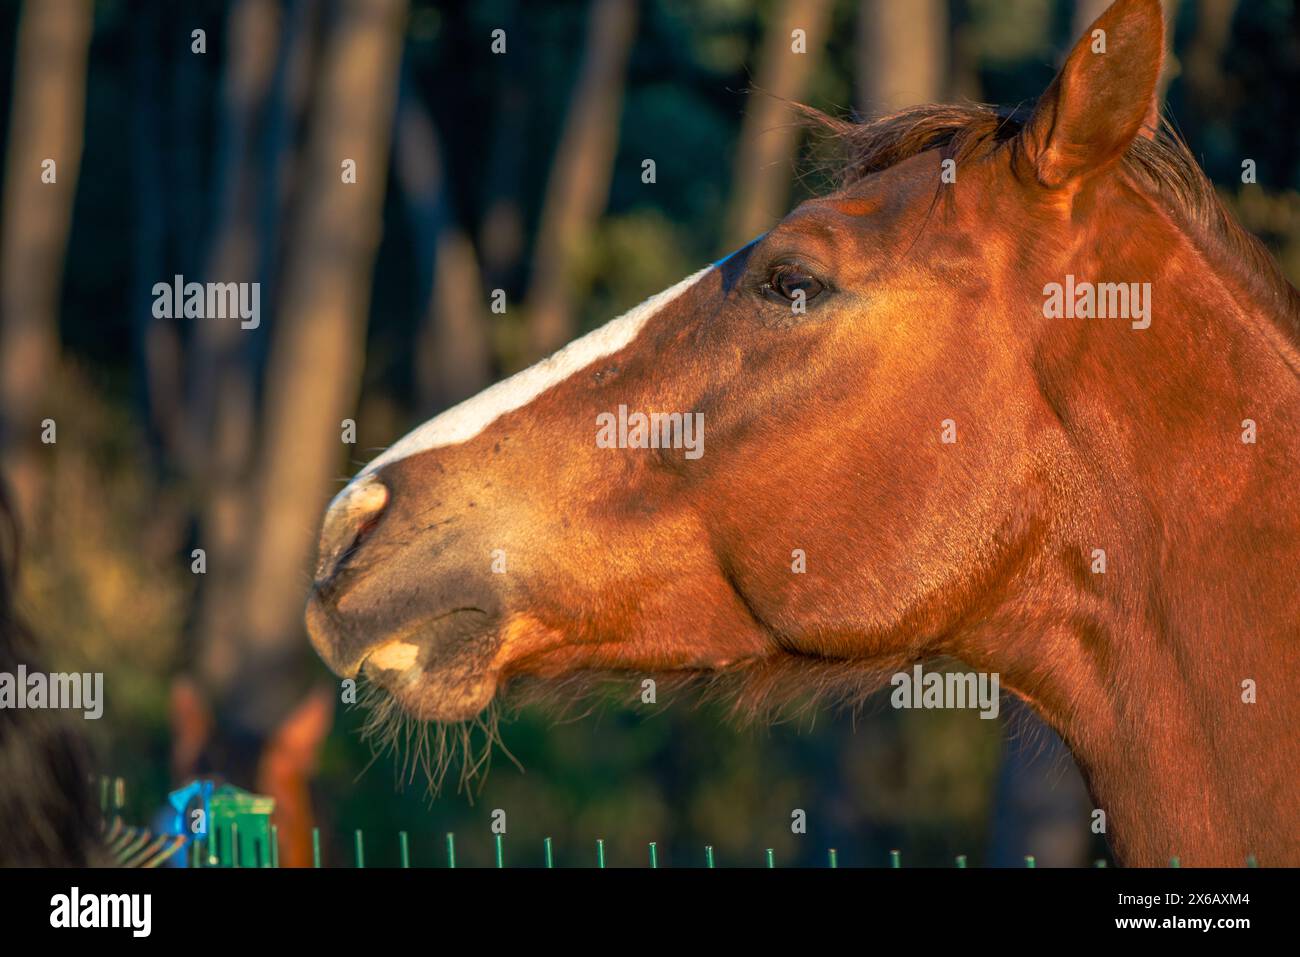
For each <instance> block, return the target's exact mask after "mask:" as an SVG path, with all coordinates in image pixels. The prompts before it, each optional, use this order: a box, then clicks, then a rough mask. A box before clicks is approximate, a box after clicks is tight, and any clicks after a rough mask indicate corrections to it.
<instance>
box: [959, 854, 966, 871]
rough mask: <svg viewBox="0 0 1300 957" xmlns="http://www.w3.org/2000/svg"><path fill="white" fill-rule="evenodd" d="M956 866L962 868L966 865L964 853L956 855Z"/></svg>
mask: <svg viewBox="0 0 1300 957" xmlns="http://www.w3.org/2000/svg"><path fill="white" fill-rule="evenodd" d="M957 866H958V867H962V868H964V867H965V866H966V855H965V854H958V855H957Z"/></svg>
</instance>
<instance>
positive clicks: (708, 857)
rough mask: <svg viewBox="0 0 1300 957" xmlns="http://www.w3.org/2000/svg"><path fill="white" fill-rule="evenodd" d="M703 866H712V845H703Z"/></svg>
mask: <svg viewBox="0 0 1300 957" xmlns="http://www.w3.org/2000/svg"><path fill="white" fill-rule="evenodd" d="M704 866H705V867H712V866H713V845H712V844H705V845H704Z"/></svg>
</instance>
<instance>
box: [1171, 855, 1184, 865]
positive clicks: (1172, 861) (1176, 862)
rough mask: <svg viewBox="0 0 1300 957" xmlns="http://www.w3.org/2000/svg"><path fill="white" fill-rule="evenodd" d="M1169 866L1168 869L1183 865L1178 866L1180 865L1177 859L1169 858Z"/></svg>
mask: <svg viewBox="0 0 1300 957" xmlns="http://www.w3.org/2000/svg"><path fill="white" fill-rule="evenodd" d="M1169 866H1170V867H1182V866H1183V865H1182V864H1180V863H1179V862H1178V858H1176V857H1171V858H1169Z"/></svg>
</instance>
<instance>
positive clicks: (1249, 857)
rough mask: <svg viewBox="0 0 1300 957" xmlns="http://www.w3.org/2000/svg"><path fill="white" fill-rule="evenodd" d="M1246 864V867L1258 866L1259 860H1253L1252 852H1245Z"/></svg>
mask: <svg viewBox="0 0 1300 957" xmlns="http://www.w3.org/2000/svg"><path fill="white" fill-rule="evenodd" d="M1246 866H1247V867H1259V862H1258V861H1257V860H1255V855H1254V854H1247V855H1246Z"/></svg>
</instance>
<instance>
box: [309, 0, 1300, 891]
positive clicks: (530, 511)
mask: <svg viewBox="0 0 1300 957" xmlns="http://www.w3.org/2000/svg"><path fill="white" fill-rule="evenodd" d="M1096 29H1100V30H1104V31H1105V33H1106V37H1107V49H1106V52H1105V54H1104V55H1099V54H1094V53H1093V52H1092V51H1091V50H1090V44H1091V42H1092V40H1091V34H1092V30H1096ZM1163 33H1164V25H1163V20H1162V13H1161V9H1160V5H1159V3H1158V2H1156V0H1120V2H1118V3H1116V4H1114V5H1113V6H1112V7H1111V8H1110V9H1109V10H1108V11H1107V12H1106V13H1104V14H1103V15H1102V16H1101V17H1100V18H1099V19H1098V20H1097V21H1096V23H1095V24H1094V25H1093V27H1092V28H1091V29H1090V30H1089V31H1088V33H1087V34H1085V36H1084V39H1083V40H1081V41H1080V42H1079V44H1078V45H1077V46H1076V47H1075V49H1074V50H1073V52H1072V53H1071V54H1070V56H1069V57H1068V59H1067V61H1066V63H1065V65H1064V66H1063V68H1062V70H1061V72H1060V74H1059V75H1058V76H1057V78H1056V79H1055V81H1054V82H1053V83H1052V84H1051V86H1050V87H1049V88H1048V89H1047V91H1046V93H1045V94H1044V95H1043V96H1042V97H1041V98H1040V100H1039V102H1038V104H1037V105H1036V106H1035V107H1034V109H1033V110H1032V111H1029V112H1028V113H1027V115H1025V116H1023V117H1017V116H1013V115H1005V114H1003V113H999V112H997V111H993V110H989V109H985V108H979V107H923V108H918V109H913V110H908V111H905V112H903V113H900V114H896V115H892V116H887V117H884V118H882V119H879V120H876V121H874V122H870V123H866V124H863V125H852V124H847V123H840V122H837V121H833V120H829V119H825V118H822V119H821V120H819V122H821V123H822V124H823V125H824V127H825V128H827V129H829V130H830V131H831V132H832V133H833V134H835V135H837V136H839V137H841V138H842V139H843V141H844V142H845V144H846V145H847V146H848V147H849V149H850V152H851V154H852V159H851V161H850V162H849V164H848V165H847V167H846V170H845V176H844V183H843V186H842V188H841V189H840V190H839V191H837V192H835V193H834V194H832V195H830V196H826V197H824V198H820V199H816V200H812V201H809V202H807V203H804V204H803V205H801V206H800V207H798V208H797V209H795V210H794V211H793V212H792V213H790V214H789V215H788V216H787V217H786V218H785V219H784V220H783V221H781V222H780V223H779V224H777V225H776V226H775V227H774V228H772V229H771V230H770V231H769V232H768V233H766V234H765V235H763V236H762V237H760V238H759V239H757V240H755V241H754V242H753V243H751V244H750V245H748V246H746V247H745V248H743V249H741V250H739V251H738V252H736V253H734V254H733V255H731V256H730V257H728V258H727V259H725V260H724V261H722V262H721V263H718V264H716V265H715V266H713V267H710V268H708V269H706V270H704V271H702V272H701V273H699V274H697V275H696V276H693V277H691V278H690V279H688V280H686V281H684V282H683V283H682V284H680V285H678V286H677V287H674V288H673V289H672V290H669V291H668V292H666V293H663V294H661V295H660V296H659V297H656V298H655V299H652V300H651V301H650V302H649V303H647V304H645V305H643V306H642V307H640V308H639V309H637V310H634V311H633V312H632V313H630V314H629V315H628V316H625V317H623V318H621V319H619V320H616V321H615V322H614V323H612V324H611V325H609V326H606V327H604V328H602V329H601V330H598V331H597V332H596V333H593V334H592V335H591V336H589V337H587V338H586V339H582V340H579V341H578V342H577V343H575V344H573V345H571V346H570V347H569V348H568V349H566V350H563V351H562V352H560V353H559V354H557V355H556V356H554V357H552V358H551V359H549V360H547V361H546V362H543V363H542V364H541V365H540V366H537V367H534V368H533V369H531V370H527V371H526V372H524V373H522V374H521V375H520V376H517V377H516V378H514V379H512V380H507V381H506V382H505V383H502V384H499V385H497V386H495V387H494V388H492V389H490V390H488V391H487V392H485V393H483V394H481V395H479V396H477V397H475V398H474V399H471V400H469V401H468V402H466V403H464V404H462V405H461V406H458V407H456V408H455V409H452V410H451V411H449V412H447V413H444V414H443V415H442V416H440V417H438V418H437V419H434V420H432V421H431V422H429V423H426V424H425V425H424V426H422V427H421V428H419V429H417V430H416V431H415V432H413V433H412V434H411V435H409V436H407V437H406V438H405V439H404V440H402V441H401V442H399V443H398V444H397V445H395V446H393V447H392V448H390V449H389V450H388V451H387V452H385V453H384V454H383V455H381V456H379V458H377V459H376V460H375V461H374V462H372V463H371V464H370V465H369V466H367V467H366V468H365V469H363V470H362V472H361V473H360V474H359V475H358V476H357V477H356V478H355V479H354V480H353V481H352V482H351V483H350V484H349V485H348V487H347V488H345V489H344V490H343V491H342V492H341V493H340V494H339V495H338V496H337V498H336V499H335V500H334V502H333V503H332V504H331V506H330V508H329V510H328V513H327V514H326V517H325V521H324V527H323V531H322V535H321V543H320V559H319V565H318V568H317V572H316V581H315V586H314V588H313V591H312V595H311V597H310V600H309V604H308V607H307V622H308V626H309V629H310V633H311V637H312V642H313V644H314V646H315V648H316V649H317V651H318V652H319V653H320V655H321V656H322V657H323V658H324V660H325V661H326V662H327V663H328V665H329V666H330V667H331V668H332V669H333V670H334V671H335V672H336V673H338V674H339V675H345V676H355V675H357V674H358V673H359V672H364V673H365V674H366V676H367V677H368V678H370V679H371V680H372V681H374V682H375V683H377V684H378V685H379V686H381V687H382V688H383V689H384V691H385V692H387V694H388V695H390V696H391V699H392V700H393V701H394V702H395V703H396V705H397V706H400V708H401V709H402V710H403V711H404V712H405V713H407V714H409V715H412V716H415V717H417V718H420V719H424V720H427V721H430V722H440V723H441V722H459V721H464V720H467V719H472V718H474V717H475V716H477V715H479V714H480V713H481V712H483V711H484V709H487V708H488V707H489V705H490V704H491V703H492V702H493V701H494V698H495V697H496V695H497V694H498V692H499V691H500V690H502V689H503V688H505V687H506V686H507V685H511V686H517V685H518V684H519V683H520V682H521V681H522V679H540V680H541V681H542V682H561V683H562V682H563V681H564V679H566V678H570V677H572V676H577V675H583V674H588V673H593V672H609V671H623V672H630V673H633V674H637V675H646V674H660V673H663V674H684V675H691V676H698V677H704V678H709V679H713V680H714V681H715V682H721V683H722V684H723V685H724V686H725V687H727V688H728V689H729V692H730V693H731V694H732V695H733V696H734V701H735V703H736V707H737V709H739V710H741V711H744V712H760V711H763V710H766V709H767V708H768V707H769V706H773V705H779V704H781V703H782V702H788V701H791V700H796V699H798V698H800V697H806V696H807V695H808V694H809V693H819V694H824V695H826V696H830V697H835V698H838V699H841V700H842V699H849V700H860V699H861V698H862V697H864V696H865V695H867V694H869V693H871V692H872V691H873V690H875V689H877V688H878V687H880V685H881V684H882V683H883V682H884V680H885V678H886V677H887V676H888V675H889V674H892V673H893V672H894V671H896V670H898V669H900V668H904V667H908V666H909V665H910V664H911V663H912V662H915V661H918V660H923V659H928V658H932V657H936V656H951V657H953V658H956V659H959V660H961V661H963V662H965V663H966V664H967V665H969V666H970V667H972V668H976V669H979V670H982V671H990V672H998V673H999V674H1000V675H1001V678H1002V683H1003V686H1004V687H1006V688H1008V689H1011V690H1013V691H1014V692H1015V693H1016V694H1018V695H1020V696H1021V697H1023V698H1024V699H1025V700H1026V701H1027V702H1029V703H1030V704H1031V706H1032V707H1033V708H1035V709H1036V710H1037V711H1038V712H1039V713H1040V714H1041V715H1042V716H1043V717H1044V718H1045V719H1046V720H1047V721H1048V722H1049V723H1050V724H1051V725H1052V726H1053V727H1054V728H1056V730H1057V731H1058V732H1059V733H1060V734H1061V736H1062V738H1063V739H1064V740H1065V741H1066V743H1067V744H1068V745H1069V747H1070V748H1071V750H1072V752H1073V754H1074V756H1075V758H1076V759H1077V761H1078V763H1079V765H1080V767H1081V769H1082V771H1083V773H1084V776H1085V779H1086V780H1087V783H1088V785H1089V788H1090V790H1091V792H1092V796H1093V800H1094V801H1095V804H1096V806H1097V807H1098V808H1101V809H1104V810H1105V812H1106V814H1107V838H1108V840H1109V842H1110V844H1111V847H1112V850H1113V853H1114V854H1115V856H1116V858H1117V860H1119V861H1121V862H1122V863H1126V864H1132V865H1148V866H1155V865H1163V864H1165V863H1166V862H1167V861H1168V860H1169V858H1170V857H1171V856H1173V855H1175V854H1176V855H1179V856H1180V857H1181V859H1182V861H1183V863H1185V864H1189V865H1232V866H1240V865H1241V863H1242V862H1243V861H1244V860H1245V858H1246V856H1247V855H1248V854H1252V853H1253V854H1255V855H1256V856H1257V858H1258V860H1259V862H1260V863H1261V864H1264V865H1269V864H1292V865H1295V864H1300V787H1297V784H1300V738H1298V737H1297V735H1296V733H1295V732H1296V727H1297V725H1298V723H1300V714H1297V710H1298V709H1300V703H1298V699H1297V695H1296V689H1297V687H1298V686H1300V683H1298V682H1297V677H1298V674H1297V672H1298V670H1300V658H1298V656H1297V650H1296V643H1297V638H1298V636H1300V602H1297V600H1296V598H1297V587H1296V569H1297V568H1300V484H1298V483H1297V482H1296V474H1297V469H1296V463H1297V461H1300V416H1297V414H1296V412H1297V410H1298V409H1300V348H1298V347H1297V346H1298V343H1300V320H1298V317H1300V306H1298V303H1297V300H1298V298H1300V297H1298V296H1297V293H1296V291H1295V290H1294V289H1292V288H1291V287H1290V286H1289V285H1288V284H1287V283H1286V282H1285V281H1284V279H1283V278H1282V277H1281V274H1280V273H1279V271H1278V269H1277V268H1276V267H1275V265H1274V263H1273V262H1272V260H1271V259H1270V258H1269V256H1268V255H1267V254H1266V252H1265V251H1264V250H1263V248H1262V247H1261V246H1260V245H1259V244H1258V243H1257V242H1256V241H1255V240H1254V239H1253V238H1251V237H1250V236H1248V235H1247V234H1245V233H1244V232H1243V231H1242V230H1241V229H1240V227H1238V226H1237V224H1236V223H1235V222H1234V221H1232V220H1231V219H1230V217H1229V216H1228V214H1227V213H1226V212H1225V211H1224V210H1223V208H1222V207H1221V206H1220V205H1219V203H1218V201H1217V199H1216V198H1215V196H1214V193H1213V190H1212V187H1211V186H1210V185H1209V183H1208V181H1207V180H1206V179H1205V177H1204V175H1203V174H1202V173H1201V171H1200V170H1199V168H1198V167H1197V165H1196V163H1195V161H1194V159H1193V158H1192V157H1191V156H1190V154H1189V153H1188V152H1187V150H1186V148H1185V147H1184V146H1183V145H1182V143H1181V142H1180V141H1179V140H1178V139H1177V138H1176V137H1175V136H1173V135H1172V134H1171V133H1170V132H1169V131H1168V130H1166V129H1164V128H1163V127H1162V126H1161V125H1160V123H1159V121H1158V118H1157V111H1156V102H1157V99H1156V90H1157V79H1158V77H1159V75H1160V72H1161V66H1162V57H1163V48H1164V36H1163ZM945 159H954V160H956V162H957V170H958V175H957V179H956V182H955V183H954V184H951V185H949V184H943V183H942V182H941V169H942V166H941V164H942V163H943V161H944V160H945ZM1067 275H1073V276H1076V277H1081V278H1083V277H1086V278H1088V279H1091V280H1094V281H1097V282H1137V283H1145V282H1149V283H1151V289H1152V292H1151V303H1152V306H1151V324H1150V327H1149V328H1146V329H1134V328H1131V325H1130V323H1129V322H1128V321H1125V320H1118V319H1063V318H1046V317H1045V316H1044V312H1043V303H1044V295H1043V290H1044V288H1045V287H1046V286H1047V285H1048V284H1049V283H1053V282H1056V283H1061V282H1064V281H1065V277H1066V276H1067ZM795 290H803V291H804V293H805V295H806V297H807V307H808V308H807V312H806V314H805V315H797V314H795V313H793V312H792V310H791V303H790V301H789V297H790V296H792V295H794V291H795ZM620 405H626V406H627V407H628V408H630V409H641V410H646V411H654V410H680V411H683V412H685V411H693V412H702V413H703V414H704V422H705V438H706V441H705V454H704V455H703V456H702V457H700V458H698V459H695V460H691V459H688V458H687V457H686V455H685V450H683V449H658V450H621V451H617V450H610V449H605V448H598V447H597V446H596V443H595V442H594V440H593V438H594V433H595V423H596V417H597V415H599V414H600V413H603V412H611V411H614V410H616V409H617V408H618V407H619V406H620ZM948 419H951V420H953V422H954V423H956V428H957V430H958V441H957V442H956V443H954V444H944V443H942V442H941V441H940V429H941V423H942V422H943V421H944V420H948ZM1245 419H1252V420H1254V421H1255V422H1256V423H1257V424H1258V429H1259V440H1258V442H1256V443H1255V444H1247V443H1243V442H1242V438H1241V429H1242V423H1243V420H1245ZM796 548H797V549H803V550H804V551H805V552H806V554H807V566H808V567H807V573H806V574H792V573H791V566H790V561H791V553H792V550H793V549H796ZM1097 548H1102V549H1104V550H1105V552H1106V555H1107V561H1108V569H1107V571H1106V573H1105V574H1093V573H1092V571H1091V569H1090V567H1089V563H1090V558H1091V555H1092V552H1093V550H1094V549H1097ZM496 550H500V554H503V555H504V556H505V560H506V561H507V563H508V565H507V569H508V570H507V572H506V573H505V574H493V573H492V571H491V564H492V555H493V553H494V552H495V551H496ZM1248 679H1249V680H1251V681H1254V682H1255V683H1256V685H1257V687H1258V702H1257V703H1254V704H1249V703H1245V702H1243V700H1242V693H1241V689H1242V683H1243V682H1244V681H1246V680H1248ZM532 683H534V682H531V681H523V684H525V685H527V684H532ZM561 686H564V685H563V684H561ZM1086 824H1087V822H1082V821H1081V823H1080V826H1081V827H1083V826H1086Z"/></svg>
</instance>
